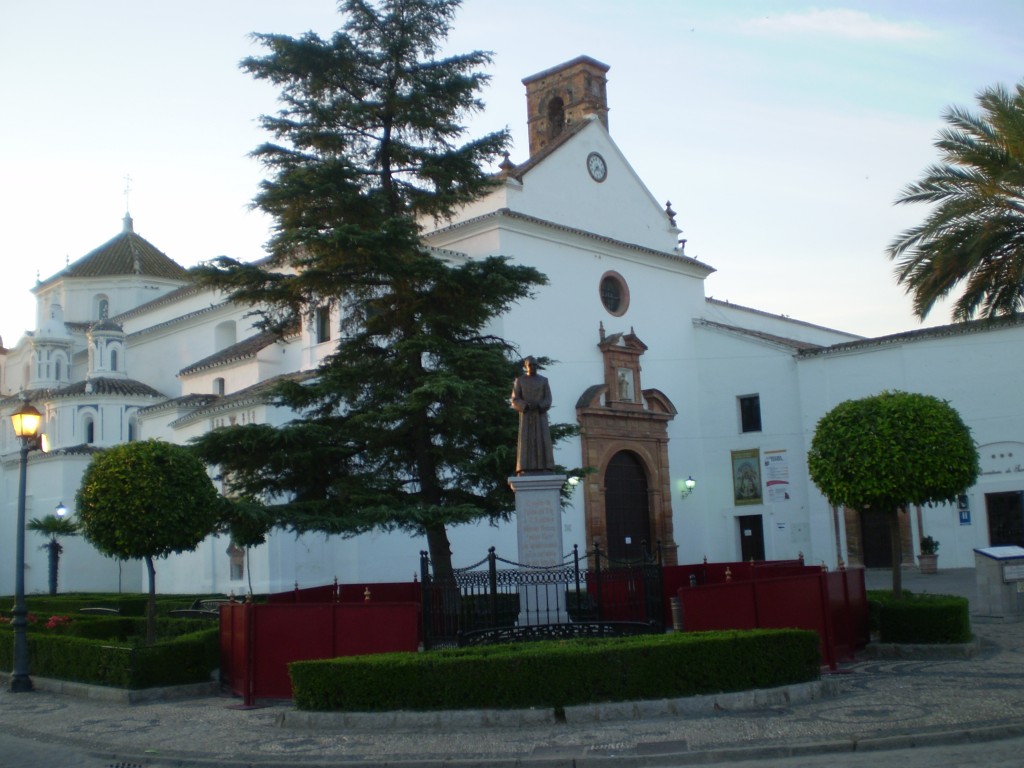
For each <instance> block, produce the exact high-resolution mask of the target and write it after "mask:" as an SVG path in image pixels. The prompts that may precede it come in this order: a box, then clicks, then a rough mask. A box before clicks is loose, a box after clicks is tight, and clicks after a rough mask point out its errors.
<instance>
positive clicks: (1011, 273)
mask: <svg viewBox="0 0 1024 768" xmlns="http://www.w3.org/2000/svg"><path fill="white" fill-rule="evenodd" d="M977 98H978V104H979V105H980V107H981V114H977V115H976V114H972V113H970V112H968V111H967V110H965V109H962V108H959V107H951V108H950V109H948V110H946V112H945V114H944V115H943V117H944V119H945V121H946V122H947V123H948V124H949V127H947V128H945V129H943V130H942V131H941V132H940V133H939V137H938V139H937V140H936V142H935V146H936V147H938V149H939V150H940V151H941V153H942V163H941V164H936V165H932V166H930V167H929V168H927V169H926V170H925V172H924V175H923V177H922V178H921V180H920V181H917V182H915V183H913V184H910V185H909V186H907V187H906V188H905V189H904V190H903V191H902V193H901V195H900V197H899V198H898V199H897V201H896V202H897V203H901V204H905V203H929V204H934V205H935V208H934V209H933V210H932V211H931V213H930V214H929V215H928V217H927V218H926V219H925V221H924V223H923V224H920V225H918V226H916V227H912V228H911V229H908V230H906V231H905V232H903V233H902V234H900V235H899V236H898V237H897V238H896V239H895V240H894V241H893V242H892V244H891V245H890V246H889V251H888V252H889V258H890V259H893V260H894V261H896V270H895V274H896V277H897V282H898V283H899V284H900V285H902V286H904V287H905V288H906V291H907V293H908V294H912V295H913V297H914V312H915V313H916V314H917V315H918V317H920V318H922V319H924V317H926V316H927V314H928V313H929V312H930V311H931V309H932V308H933V307H934V305H935V302H936V301H937V300H939V299H942V298H946V297H948V296H951V295H952V294H953V293H954V292H955V291H956V290H958V287H959V286H960V285H961V284H962V285H963V291H962V294H961V295H960V297H959V298H958V299H957V300H956V302H955V304H954V305H953V313H952V314H953V319H954V320H955V321H967V320H970V319H971V318H972V317H974V316H975V315H978V314H980V315H981V316H984V317H988V318H993V317H996V316H999V315H1010V314H1014V313H1016V312H1019V311H1020V310H1021V308H1022V307H1024V81H1022V82H1021V83H1019V84H1018V85H1017V86H1016V88H1015V89H1014V90H1013V91H1012V92H1009V91H1007V90H1006V88H1004V87H1003V86H1000V85H997V86H994V87H992V88H987V89H985V90H983V91H982V92H981V93H980V94H978V97H977Z"/></svg>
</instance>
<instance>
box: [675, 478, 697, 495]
mask: <svg viewBox="0 0 1024 768" xmlns="http://www.w3.org/2000/svg"><path fill="white" fill-rule="evenodd" d="M696 487H697V481H696V480H694V479H693V475H690V476H689V477H687V478H686V479H685V480H680V481H679V498H680V499H685V498H686V497H687V496H689V495H690V494H691V493H693V489H694V488H696Z"/></svg>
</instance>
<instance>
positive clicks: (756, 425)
mask: <svg viewBox="0 0 1024 768" xmlns="http://www.w3.org/2000/svg"><path fill="white" fill-rule="evenodd" d="M738 400H739V403H740V432H760V431H761V396H760V395H743V396H742V397H740V398H738Z"/></svg>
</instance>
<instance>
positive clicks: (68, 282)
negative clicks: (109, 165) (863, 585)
mask: <svg viewBox="0 0 1024 768" xmlns="http://www.w3.org/2000/svg"><path fill="white" fill-rule="evenodd" d="M607 71H608V67H607V66H606V65H604V64H602V63H600V62H598V61H596V60H594V59H591V58H589V57H579V58H577V59H574V60H573V61H570V62H567V63H565V64H563V65H559V66H557V67H554V68H552V69H550V70H546V71H544V72H541V73H538V74H537V75H534V76H532V77H529V78H527V79H526V80H524V81H523V82H524V84H525V85H526V95H527V108H528V125H529V137H530V156H529V158H528V159H526V160H525V161H524V162H522V163H519V164H514V163H513V162H511V160H509V159H506V162H505V163H503V165H502V170H501V174H502V178H501V184H500V185H498V187H496V188H495V189H494V191H492V192H491V193H490V194H489V195H488V196H487V197H485V198H483V199H481V200H478V201H476V202H475V203H473V204H472V205H470V206H468V207H467V208H466V209H464V210H462V211H461V212H460V213H459V214H458V215H457V216H455V217H453V218H452V219H451V220H448V221H444V222H440V223H434V222H429V223H425V224H424V241H425V243H426V244H427V245H428V246H430V247H431V248H433V249H435V253H437V254H438V257H439V258H445V259H451V260H461V259H473V258H480V257H484V256H488V255H493V254H502V255H505V256H507V257H509V258H511V259H512V260H514V261H518V262H521V263H525V264H530V265H532V266H535V267H537V268H538V269H540V270H541V271H542V272H543V273H544V274H545V275H546V276H547V277H548V281H549V282H548V285H546V286H544V287H543V288H541V289H540V290H539V291H538V292H537V295H536V297H535V298H534V299H532V300H530V301H527V302H523V303H521V304H520V305H518V306H516V307H514V308H513V309H512V310H511V311H509V312H508V313H507V314H506V315H504V316H502V317H501V318H499V320H498V321H497V322H496V323H495V328H494V331H495V332H496V333H497V334H499V335H501V336H503V337H504V338H507V339H509V340H510V341H512V342H513V343H515V344H517V345H518V347H519V349H520V350H521V352H522V354H523V355H524V356H525V355H535V356H538V357H540V356H544V357H547V358H550V359H551V360H552V361H553V363H552V364H551V365H550V366H549V367H548V368H547V369H546V370H545V371H544V375H545V376H546V377H547V378H548V380H549V382H550V385H551V390H552V393H553V401H554V405H553V407H552V409H551V412H550V414H549V416H550V418H551V419H552V421H556V422H570V423H575V424H578V425H579V426H580V435H579V437H577V438H574V439H573V440H569V441H565V442H563V443H561V444H560V445H559V446H557V448H556V455H555V459H556V461H557V463H559V464H561V465H563V466H566V467H586V468H588V469H589V470H590V471H589V473H588V474H587V475H586V477H585V478H584V479H583V480H582V482H581V483H580V484H579V485H578V486H576V487H575V488H574V489H573V490H572V493H571V499H570V503H569V505H568V506H567V508H566V509H565V510H564V513H563V519H562V524H563V540H564V542H565V546H566V547H567V548H568V549H571V547H572V545H573V544H576V545H579V547H580V548H581V549H582V550H586V549H589V548H590V547H591V546H592V545H593V543H594V542H597V543H599V544H600V545H601V546H602V548H604V549H606V550H607V551H608V552H609V553H611V554H612V555H613V556H617V557H623V558H633V557H636V556H637V555H639V553H640V549H641V546H642V544H643V543H644V542H647V543H653V542H660V543H661V546H662V547H663V551H664V553H665V556H666V558H667V560H668V561H669V562H695V561H699V560H701V559H703V558H704V557H707V558H708V559H709V560H738V559H744V560H747V559H750V558H755V559H765V558H767V559H780V558H795V557H798V556H800V555H803V556H804V557H805V559H806V560H807V561H808V562H821V563H824V564H825V565H827V566H828V567H837V566H838V565H839V564H840V562H846V563H852V564H865V565H868V566H883V565H886V564H887V563H888V557H889V553H888V542H887V539H886V538H885V537H886V535H887V534H886V532H885V527H884V523H880V521H879V520H877V519H876V518H875V517H873V516H872V513H871V511H870V510H844V509H834V508H832V507H831V506H830V505H829V504H828V502H827V501H826V500H825V499H824V498H823V497H822V496H821V494H820V493H819V492H818V491H817V489H816V488H815V487H814V485H813V484H812V483H811V482H810V479H809V477H808V474H807V465H806V453H807V449H808V447H809V444H810V441H811V438H812V436H813V434H814V429H815V426H816V424H817V421H818V420H819V419H820V418H821V416H823V415H824V414H825V413H826V412H827V411H828V410H829V409H830V408H832V407H833V406H835V405H836V404H838V403H839V402H842V401H844V400H847V399H850V398H856V397H863V396H866V395H871V394H877V393H878V392H880V391H883V390H887V389H889V390H891V389H902V390H907V391H915V392H923V393H926V394H931V395H935V396H937V397H940V398H943V399H945V400H948V401H949V402H950V403H951V404H952V405H953V406H954V407H955V408H956V409H957V410H958V411H959V412H960V414H961V415H962V417H963V418H964V420H965V421H966V422H967V424H968V425H969V426H970V427H971V429H972V433H973V436H974V439H975V441H976V442H977V444H978V450H979V455H980V458H981V463H982V474H981V476H980V478H979V480H978V483H977V484H976V485H975V486H974V487H973V488H971V489H969V491H968V492H967V493H966V494H965V495H964V496H963V497H961V498H960V499H958V500H956V503H951V504H947V505H939V506H936V507H929V508H924V509H917V508H911V509H909V510H908V511H907V513H906V514H904V515H901V518H902V525H903V529H904V536H903V539H904V544H905V554H904V561H905V562H907V563H908V564H909V563H910V562H912V561H913V557H914V556H915V555H916V554H917V551H918V545H917V542H918V541H919V539H920V538H921V537H922V536H924V535H930V536H932V537H933V538H935V539H937V540H938V541H939V542H940V544H941V550H940V558H941V559H940V563H941V565H942V567H944V568H946V567H950V568H952V567H971V566H973V562H974V560H973V550H974V548H976V547H983V546H989V545H996V544H1010V543H1015V544H1022V545H1024V524H1022V514H1024V513H1022V503H1021V499H1022V494H1024V407H1022V406H1021V405H1019V404H1018V402H1017V400H1018V399H1017V398H1015V397H1014V396H1013V394H1014V391H1013V382H1016V381H1018V380H1019V379H1020V376H1021V374H1022V373H1024V355H1021V354H1020V353H1021V351H1022V349H1024V327H1022V324H1021V322H1020V321H1018V320H1016V319H1006V320H1000V321H997V322H994V323H982V322H978V323H968V324H962V325H954V326H946V327H942V328H934V329H927V330H919V331H912V332H908V333H904V334H896V335H893V336H887V337H883V338H873V339H871V338H862V337H859V336H856V335H854V334H850V333H845V332H841V331H837V330H833V329H828V328H823V327H820V326H816V325H812V324H809V323H804V322H800V321H798V320H794V319H791V318H789V317H782V316H777V315H771V314H768V313H764V312H761V311H758V310H756V309H753V308H748V307H741V306H737V305H733V304H729V303H728V302H723V301H720V300H715V299H710V298H708V297H706V295H705V291H704V280H705V279H706V278H707V277H708V276H709V275H710V274H712V273H713V272H714V269H713V268H712V267H711V266H709V265H708V264H706V263H703V262H701V261H699V260H697V259H694V258H691V257H689V256H687V255H686V253H685V241H683V240H681V239H680V235H681V232H680V229H679V228H678V226H677V224H676V220H675V212H673V211H672V210H671V206H670V205H667V204H661V203H660V202H659V201H657V200H655V199H654V198H653V197H652V195H651V194H650V192H649V191H648V190H647V188H646V187H645V186H644V184H643V181H642V180H641V179H640V178H639V177H638V176H637V174H636V173H635V172H634V170H633V169H632V167H631V166H630V164H629V162H628V160H627V158H626V156H625V155H624V154H623V152H622V151H621V150H620V148H619V147H618V146H617V145H616V144H615V142H614V140H613V138H612V134H611V132H610V130H609V124H608V101H607V93H606V91H607V88H606V74H607ZM33 292H34V293H35V296H36V300H37V306H38V311H37V317H36V328H35V330H34V331H32V332H30V333H28V334H26V335H25V336H24V337H23V338H22V339H20V340H19V341H18V342H17V344H16V345H15V346H13V347H11V348H9V349H8V348H2V347H0V410H2V417H3V427H2V435H3V437H2V440H0V456H2V475H0V483H2V485H0V494H2V495H0V499H2V507H0V526H3V527H4V528H5V529H6V530H11V529H12V528H13V526H14V525H15V511H16V504H17V493H18V487H17V483H18V471H17V470H18V442H17V440H16V438H15V437H14V435H13V431H12V428H11V425H10V419H9V418H8V415H9V413H10V412H11V411H12V410H14V409H15V408H16V407H18V405H19V404H20V402H21V399H22V398H26V399H28V400H30V401H31V402H32V403H33V404H34V405H35V406H36V407H37V408H38V409H39V410H40V411H42V412H43V414H44V418H45V422H44V431H45V432H46V434H47V436H48V438H49V441H50V443H51V445H52V450H50V451H49V452H48V453H45V454H43V453H41V452H33V453H32V454H31V455H30V460H29V468H28V483H27V489H28V502H27V503H28V517H29V518H32V517H42V516H44V515H46V514H50V513H51V512H52V511H53V510H54V509H55V508H56V506H57V505H58V504H59V503H60V502H63V503H64V504H66V505H67V506H68V507H69V508H70V510H71V512H72V513H73V512H74V506H73V501H74V496H75V492H76V490H77V488H78V484H79V481H80V478H81V474H82V472H83V471H84V468H85V466H86V465H87V464H88V461H89V460H90V458H91V456H92V454H93V453H95V452H96V451H97V450H101V449H102V448H104V447H106V446H110V445H114V444H117V443H120V442H124V441H128V440H134V439H146V438H159V439H163V440H168V441H171V442H177V443H185V442H187V441H188V440H190V439H191V438H192V437H194V436H196V435H199V434H202V433H203V432H205V431H208V430H210V429H216V428H217V427H219V426H223V425H228V424H246V423H269V424H281V423H283V422H285V421H287V419H288V418H289V414H288V413H287V412H283V411H281V410H280V409H277V408H275V407H273V406H271V405H269V404H268V403H267V401H266V399H265V393H266V391H267V389H268V388H269V387H270V386H271V385H272V384H273V383H274V382H275V381H277V380H278V379H279V378H280V377H289V376H301V375H303V374H304V373H305V372H309V371H312V370H314V369H315V368H316V366H317V365H318V363H319V361H320V360H321V359H323V358H324V357H325V356H326V355H328V354H330V352H331V351H332V349H333V344H334V343H335V342H336V338H337V333H338V318H337V317H336V316H333V317H332V316H330V315H327V314H323V315H315V316H313V317H310V318H306V319H305V320H304V321H303V323H302V326H301V328H297V329H296V331H295V332H294V334H292V335H291V336H289V337H288V338H286V339H283V340H282V339H277V338H274V337H271V336H269V335H265V334H262V333H259V332H258V331H256V330H255V329H254V328H253V327H252V325H251V321H250V320H249V319H248V318H247V316H246V315H247V311H248V308H247V307H242V306H237V305H234V304H231V303H229V302H227V301H225V299H224V297H223V296H221V295H218V294H217V293H215V292H212V291H209V290H207V289H201V288H198V287H196V286H194V285H192V284H191V283H190V282H189V279H188V275H187V273H186V272H185V270H183V269H182V268H181V267H180V266H179V265H177V264H176V263H175V262H174V261H173V260H172V259H170V258H169V257H168V256H166V255H164V254H163V253H161V252H160V251H159V249H158V248H157V247H156V246H154V245H153V244H151V243H149V242H148V241H146V240H145V239H144V238H142V237H141V236H140V235H138V234H136V233H135V231H134V223H133V221H132V220H131V218H130V217H128V216H126V217H125V221H124V225H123V228H122V231H121V233H119V234H118V235H117V236H115V237H114V238H112V239H111V240H110V241H109V242H108V243H106V244H104V245H102V246H100V247H99V248H97V249H96V250H94V251H92V252H91V253H89V254H86V255H85V256H83V257H82V258H81V259H79V260H78V261H76V262H74V263H72V264H70V265H69V266H68V267H67V268H66V269H64V270H62V271H61V272H59V273H57V274H56V275H54V276H52V277H50V278H49V279H47V280H45V281H42V282H39V283H37V285H36V286H35V288H34V289H33ZM510 388H511V382H510ZM513 470H514V467H509V473H510V474H512V472H513ZM688 481H689V482H688ZM449 536H450V538H451V541H452V550H453V560H454V563H455V565H456V567H458V566H460V565H468V564H470V563H474V562H477V561H478V560H480V559H481V558H482V557H483V556H484V555H485V554H486V551H487V548H488V547H489V546H494V547H496V549H497V552H498V554H499V555H500V556H503V557H506V558H507V559H510V560H514V559H515V554H516V532H515V524H514V523H512V524H509V525H504V526H500V527H493V526H490V525H489V524H487V523H480V524H477V525H466V526H459V527H455V528H452V529H451V530H450V531H449ZM38 543H39V544H42V543H43V541H42V539H40V540H39V542H38ZM62 543H63V545H64V547H65V552H64V555H63V557H62V561H61V577H62V578H61V588H62V589H63V590H76V591H78V590H116V589H118V588H121V589H124V590H126V591H128V590H137V589H141V588H142V586H143V566H142V565H141V564H140V563H136V562H117V561H113V560H110V559H108V558H104V557H102V556H100V555H99V554H98V553H97V552H95V551H94V550H93V549H92V548H91V547H90V546H89V545H88V543H86V542H84V541H82V540H81V539H68V540H64V541H63V542H62ZM13 549H14V545H13V537H12V536H3V537H0V562H4V563H13V560H14V551H13ZM422 549H425V542H424V541H422V540H418V539H416V538H414V537H410V536H408V535H407V534H401V533H389V534H385V533H375V534H365V535H361V536H358V537H354V538H349V539H344V538H339V537H332V538H327V537H323V536H317V535H305V536H301V537H296V536H295V535H293V534H289V533H276V534H274V535H272V536H271V537H270V540H269V541H268V542H267V543H266V544H264V545H262V546H260V547H257V548H254V549H252V550H250V551H249V552H243V551H240V550H238V549H237V548H236V547H234V546H233V545H232V544H231V542H230V541H228V540H227V539H226V538H223V537H210V538H209V539H208V540H207V541H205V542H204V543H203V544H202V545H201V546H200V547H199V549H198V550H197V551H196V552H195V553H190V554H185V555H180V556H173V557H171V558H168V559H167V560H166V561H161V562H159V563H158V567H157V571H158V588H159V589H160V590H161V591H164V592H223V593H227V592H230V591H234V592H236V593H237V592H244V591H247V590H248V589H250V584H251V588H252V589H253V590H254V591H256V592H266V591H279V590H283V589H288V588H291V587H292V586H294V585H295V584H299V585H301V586H312V585H316V584H324V583H329V582H330V581H331V580H332V579H334V578H337V579H338V580H339V581H341V582H343V583H358V582H374V581H401V580H408V579H411V578H412V577H413V574H414V573H416V570H417V566H418V553H419V552H420V551H421V550H422ZM26 553H27V557H28V563H27V571H26V585H27V589H28V591H29V592H39V591H44V590H45V589H46V584H47V569H46V560H45V552H43V551H41V550H39V549H38V548H37V547H35V546H33V534H29V544H28V547H27V551H26ZM246 558H248V562H247V561H246ZM11 571H12V568H10V567H5V568H3V569H2V570H0V594H10V592H11V591H12V590H13V577H14V574H13V573H12V572H11Z"/></svg>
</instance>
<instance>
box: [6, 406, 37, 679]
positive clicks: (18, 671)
mask: <svg viewBox="0 0 1024 768" xmlns="http://www.w3.org/2000/svg"><path fill="white" fill-rule="evenodd" d="M42 418H43V417H42V414H41V413H39V411H37V410H36V409H35V408H33V407H32V406H31V405H29V403H27V402H25V403H22V405H21V407H20V408H18V410H16V411H15V412H14V413H12V414H11V424H12V425H13V426H14V434H15V436H16V437H17V438H18V439H19V440H20V441H21V461H20V463H19V465H18V528H17V531H16V532H15V554H14V567H15V571H14V610H13V611H12V612H11V613H12V616H13V619H12V620H11V626H12V627H13V628H14V666H13V667H12V670H11V683H10V690H11V693H25V692H27V691H31V690H32V678H31V677H29V675H28V638H27V637H26V634H25V628H26V627H27V626H28V610H27V609H26V608H25V481H26V479H27V476H28V452H29V451H30V450H32V448H34V447H35V446H36V438H37V436H38V434H39V425H40V423H42Z"/></svg>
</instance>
